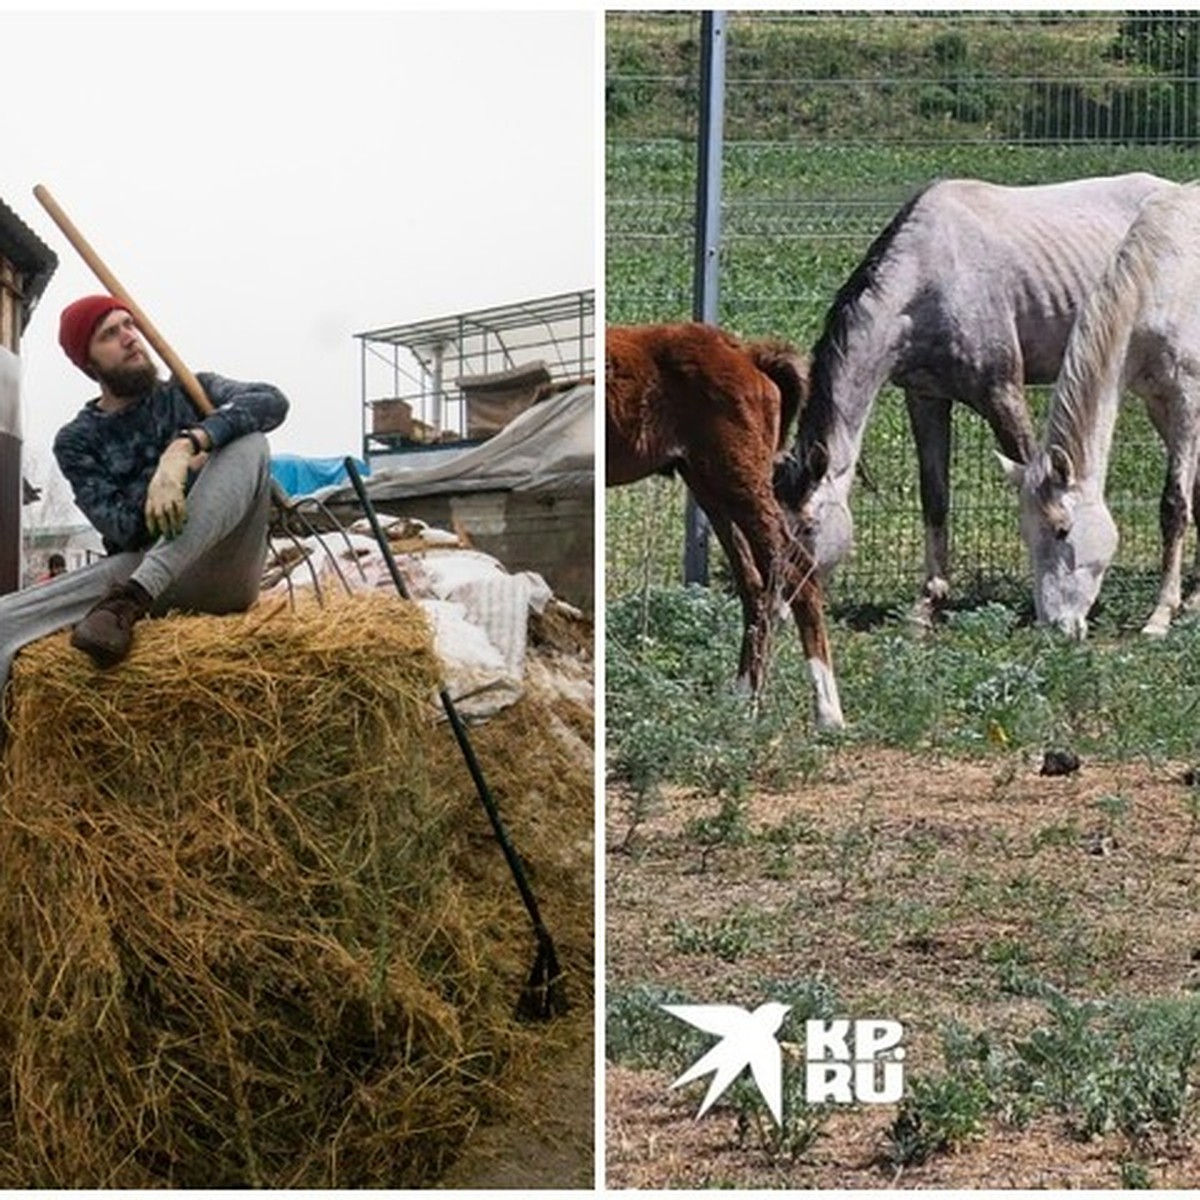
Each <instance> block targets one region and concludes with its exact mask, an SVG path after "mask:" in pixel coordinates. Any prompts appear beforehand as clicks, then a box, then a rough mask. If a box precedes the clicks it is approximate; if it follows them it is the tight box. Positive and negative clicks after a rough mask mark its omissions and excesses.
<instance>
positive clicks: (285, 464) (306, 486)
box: [271, 454, 371, 497]
mask: <svg viewBox="0 0 1200 1200" xmlns="http://www.w3.org/2000/svg"><path fill="white" fill-rule="evenodd" d="M354 465H355V466H356V467H357V468H358V470H359V473H360V474H361V475H363V476H364V477H366V476H367V475H369V474H370V471H371V469H370V467H368V466H367V464H366V463H365V462H362V461H361V460H360V459H357V458H356V459H355V460H354ZM271 474H272V475H273V476H274V478H275V482H276V483H278V484H279V486H280V487H281V488H283V490H284V491H285V492H286V493H287V494H288V495H289V496H293V497H296V496H310V495H312V493H313V492H315V491H317V490H319V489H320V488H324V487H332V486H335V485H336V484H339V483H346V482H347V480H348V479H349V476H348V475H347V474H346V460H345V458H344V457H343V458H304V457H302V456H301V455H299V454H274V455H272V456H271Z"/></svg>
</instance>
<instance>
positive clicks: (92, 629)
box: [71, 579, 153, 667]
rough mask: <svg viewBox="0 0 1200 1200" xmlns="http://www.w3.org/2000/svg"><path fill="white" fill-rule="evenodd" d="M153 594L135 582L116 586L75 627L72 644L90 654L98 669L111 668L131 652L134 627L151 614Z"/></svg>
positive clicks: (131, 581) (116, 584)
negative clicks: (151, 595)
mask: <svg viewBox="0 0 1200 1200" xmlns="http://www.w3.org/2000/svg"><path fill="white" fill-rule="evenodd" d="M152 603H153V601H152V600H151V598H150V593H149V592H147V591H146V589H145V588H144V587H142V585H141V584H140V583H135V582H134V581H133V580H132V579H131V580H130V581H129V582H128V583H115V584H113V585H112V587H110V588H109V589H108V591H107V592H105V593H104V597H103V599H102V600H101V601H100V602H99V603H98V604H97V605H96V607H95V608H93V609H92V611H91V612H89V613H88V614H87V616H86V617H84V618H83V620H82V621H80V622H79V624H78V625H76V626H75V629H74V632H73V633H72V634H71V645H72V646H74V647H75V649H76V650H83V651H85V652H86V653H87V654H89V655H90V656H91V658H92V661H93V662H94V663H95V664H96V665H97V666H98V667H111V666H114V665H115V664H116V663H119V662H120V661H121V659H123V658H124V657H125V656H126V655H127V654H128V653H129V647H130V646H131V645H133V626H134V623H135V622H137V621H140V620H141V619H142V618H143V617H144V616H145V615H146V614H147V613H148V612H149V611H150V605H151V604H152Z"/></svg>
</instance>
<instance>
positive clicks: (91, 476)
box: [54, 373, 288, 554]
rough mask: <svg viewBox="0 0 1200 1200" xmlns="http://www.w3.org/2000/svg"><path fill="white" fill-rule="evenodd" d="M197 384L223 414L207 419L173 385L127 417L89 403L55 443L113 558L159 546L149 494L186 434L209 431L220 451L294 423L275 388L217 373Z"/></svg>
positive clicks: (159, 387) (161, 386) (160, 387)
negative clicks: (169, 452)
mask: <svg viewBox="0 0 1200 1200" xmlns="http://www.w3.org/2000/svg"><path fill="white" fill-rule="evenodd" d="M196 378H197V379H198V380H199V381H200V385H201V387H203V388H204V392H205V395H207V396H208V398H209V400H211V401H212V403H213V406H214V408H215V409H216V411H215V412H213V413H210V414H209V415H208V416H207V417H204V418H203V419H202V420H201V419H199V414H198V413H197V412H196V410H195V408H193V407H192V404H191V401H190V400H189V399H188V397H187V393H186V392H185V391H184V390H183V388H182V387H181V386H180V385H179V384H178V383H177V382H176V381H175V380H174V379H171V380H169V381H167V382H162V381H160V382H159V383H157V384H156V385H155V386H154V389H153V390H152V391H151V392H150V393H149V395H147V396H146V397H145V398H144V399H142V400H139V401H138V402H137V403H136V404H133V405H130V407H129V408H127V409H125V410H124V411H123V412H118V413H105V412H101V411H100V410H99V409H98V408H97V407H96V404H97V401H96V400H91V401H89V402H88V403H87V404H86V405H84V407H83V408H82V409H81V410H80V412H79V413H78V415H77V416H76V417H75V418H74V420H72V421H70V422H69V423H68V424H66V425H64V426H63V427H62V429H60V430H59V431H58V434H57V436H56V437H55V439H54V457H55V459H57V461H58V465H59V468H60V470H61V471H62V473H63V475H65V476H66V478H67V482H68V483H70V485H71V488H72V490H73V492H74V494H75V503H76V504H77V505H78V506H79V508H80V510H81V511H82V512H83V514H84V515H85V516H86V517H87V519H88V520H89V521H91V523H92V524H93V525H94V526H95V527H96V529H97V531H98V532H99V533H100V536H101V537H102V538H103V539H104V548H105V550H107V551H108V553H109V554H114V553H116V552H117V551H121V550H141V549H144V548H145V547H147V546H149V545H151V544H152V543H153V541H154V538H153V537H152V536H151V535H150V533H149V531H148V530H147V529H146V516H145V512H144V509H145V507H146V490H147V489H148V488H149V486H150V480H151V478H152V476H153V475H154V472H155V470H156V469H157V467H158V460H159V459H160V458H161V457H162V452H163V451H164V450H165V449H166V448H167V445H168V444H169V443H170V442H171V441H172V440H173V439H174V438H176V437H178V435H179V432H180V430H182V429H185V428H188V427H200V428H203V429H204V430H205V431H206V432H207V433H208V435H209V437H211V438H212V444H213V448H214V449H219V448H220V447H221V446H224V445H225V444H226V443H228V442H231V441H233V440H234V438H239V437H241V436H242V435H243V434H247V433H253V432H255V431H261V432H263V433H266V432H268V431H269V430H271V429H274V428H275V427H276V426H277V425H279V424H280V423H281V422H282V421H283V419H284V417H285V416H287V410H288V402H287V398H286V397H285V396H284V395H283V393H282V392H281V391H280V390H279V389H278V388H276V387H273V386H272V385H271V384H269V383H238V382H235V381H234V380H232V379H224V378H222V377H221V376H220V375H213V374H209V373H201V374H198V375H197V376H196ZM189 485H190V480H189Z"/></svg>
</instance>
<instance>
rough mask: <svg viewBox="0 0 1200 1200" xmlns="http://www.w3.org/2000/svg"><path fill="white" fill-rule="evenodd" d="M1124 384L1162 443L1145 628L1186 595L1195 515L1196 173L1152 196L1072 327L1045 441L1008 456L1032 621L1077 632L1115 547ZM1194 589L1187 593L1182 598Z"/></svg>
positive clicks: (1199, 414)
mask: <svg viewBox="0 0 1200 1200" xmlns="http://www.w3.org/2000/svg"><path fill="white" fill-rule="evenodd" d="M1122 387H1127V388H1129V389H1130V390H1131V391H1133V392H1135V393H1136V394H1137V395H1139V396H1141V397H1142V399H1143V400H1144V401H1145V404H1146V408H1147V411H1148V412H1149V414H1150V419H1151V422H1152V423H1153V425H1154V428H1155V429H1156V430H1157V432H1158V435H1159V437H1161V438H1162V440H1163V443H1164V444H1165V446H1166V448H1167V477H1166V483H1165V485H1164V487H1163V493H1162V502H1161V506H1160V510H1159V512H1160V522H1161V527H1162V581H1161V584H1160V588H1159V594H1158V603H1157V605H1156V606H1155V609H1154V612H1153V613H1152V614H1151V616H1150V619H1149V620H1148V621H1147V622H1146V624H1145V627H1144V628H1143V632H1144V633H1148V634H1155V635H1162V634H1164V633H1166V631H1167V629H1168V627H1169V626H1170V623H1171V618H1172V616H1174V614H1175V613H1176V612H1177V611H1178V610H1179V608H1180V606H1181V603H1182V579H1181V577H1182V571H1183V539H1184V535H1185V534H1186V533H1187V529H1188V524H1189V521H1190V519H1191V517H1192V516H1193V515H1200V496H1197V493H1196V488H1197V454H1198V452H1200V183H1198V184H1188V185H1184V186H1180V187H1177V188H1175V189H1173V190H1171V191H1169V192H1164V193H1161V194H1159V195H1156V196H1153V197H1151V198H1150V199H1148V200H1147V201H1146V203H1145V205H1144V206H1143V208H1142V210H1141V212H1140V213H1139V214H1138V217H1137V219H1136V220H1135V221H1134V223H1133V224H1132V225H1131V226H1130V229H1129V232H1128V234H1127V235H1126V237H1125V239H1124V240H1123V241H1122V243H1121V245H1120V247H1119V248H1118V250H1117V252H1116V253H1115V255H1114V256H1113V258H1112V261H1111V263H1110V264H1109V267H1108V269H1107V270H1106V272H1105V273H1104V276H1103V278H1102V279H1101V280H1100V282H1099V284H1098V285H1097V287H1096V288H1095V289H1094V290H1093V292H1092V294H1091V295H1090V296H1089V297H1088V300H1087V303H1086V304H1085V305H1084V307H1083V309H1082V310H1081V312H1080V314H1079V319H1078V321H1077V323H1076V325H1075V328H1074V329H1073V330H1072V332H1071V339H1070V342H1069V343H1068V346H1067V350H1066V355H1065V357H1064V359H1063V366H1062V372H1061V374H1060V375H1059V378H1058V382H1057V384H1056V385H1055V388H1054V396H1053V399H1052V400H1051V404H1050V413H1049V416H1048V418H1047V429H1046V434H1045V437H1044V440H1043V443H1042V446H1041V448H1040V449H1039V450H1038V451H1037V452H1036V453H1035V454H1034V455H1033V456H1032V458H1031V459H1030V460H1029V462H1028V464H1027V465H1026V466H1024V467H1022V466H1019V465H1018V464H1016V463H1013V462H1010V461H1005V460H1002V461H1003V462H1004V468H1005V472H1006V474H1007V475H1008V478H1009V480H1010V481H1011V482H1012V483H1014V484H1015V485H1016V486H1017V487H1018V489H1019V491H1020V497H1021V499H1020V505H1021V535H1022V537H1023V538H1024V540H1025V543H1026V545H1027V546H1028V547H1029V552H1030V557H1031V559H1032V563H1033V579H1034V585H1033V586H1034V592H1033V594H1034V605H1035V608H1036V610H1037V615H1038V620H1039V621H1041V622H1043V623H1045V624H1052V625H1057V626H1058V627H1059V628H1060V629H1062V630H1064V631H1065V632H1067V633H1068V634H1070V635H1072V636H1074V637H1083V636H1084V635H1085V634H1086V633H1087V615H1088V611H1089V610H1090V609H1091V607H1092V604H1093V603H1094V602H1095V599H1096V596H1097V595H1098V594H1099V591H1100V585H1101V583H1102V582H1103V579H1104V574H1105V572H1106V571H1107V569H1108V567H1109V564H1110V563H1111V562H1112V560H1113V556H1114V555H1115V554H1116V550H1117V528H1116V525H1115V523H1114V522H1113V519H1112V515H1111V513H1110V512H1109V510H1108V506H1107V504H1106V503H1105V501H1104V487H1105V479H1106V477H1107V475H1108V462H1109V452H1110V450H1111V448H1112V439H1113V430H1114V427H1115V425H1116V420H1117V408H1118V405H1119V403H1120V397H1121V390H1122ZM1196 602H1197V597H1196V596H1195V595H1193V596H1192V597H1189V600H1188V603H1189V605H1193V604H1195V603H1196Z"/></svg>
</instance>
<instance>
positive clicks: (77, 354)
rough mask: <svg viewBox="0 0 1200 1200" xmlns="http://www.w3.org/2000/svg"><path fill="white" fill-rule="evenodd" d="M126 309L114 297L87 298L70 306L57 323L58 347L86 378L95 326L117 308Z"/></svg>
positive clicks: (65, 309)
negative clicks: (89, 349) (89, 350)
mask: <svg viewBox="0 0 1200 1200" xmlns="http://www.w3.org/2000/svg"><path fill="white" fill-rule="evenodd" d="M124 307H125V305H124V304H122V303H121V301H120V300H116V299H114V298H113V297H112V296H84V297H83V299H82V300H76V301H75V303H74V304H68V305H67V307H66V308H64V309H63V311H62V316H61V317H60V318H59V322H58V344H59V345H60V346H61V347H62V348H63V349H64V350H65V351H66V354H67V357H68V358H69V359H70V360H71V361H72V362H73V363H74V364H75V365H76V366H77V367H78V368H79V369H80V370H81V371H83V372H84V373H85V374H89V375H90V374H91V372H90V371H88V346H89V345H90V344H91V341H92V334H93V333H94V332H95V330H96V326H97V325H99V324H100V322H101V321H102V320H103V319H104V318H105V317H106V316H108V314H109V313H110V312H112V310H113V309H114V308H121V309H123V308H124Z"/></svg>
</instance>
